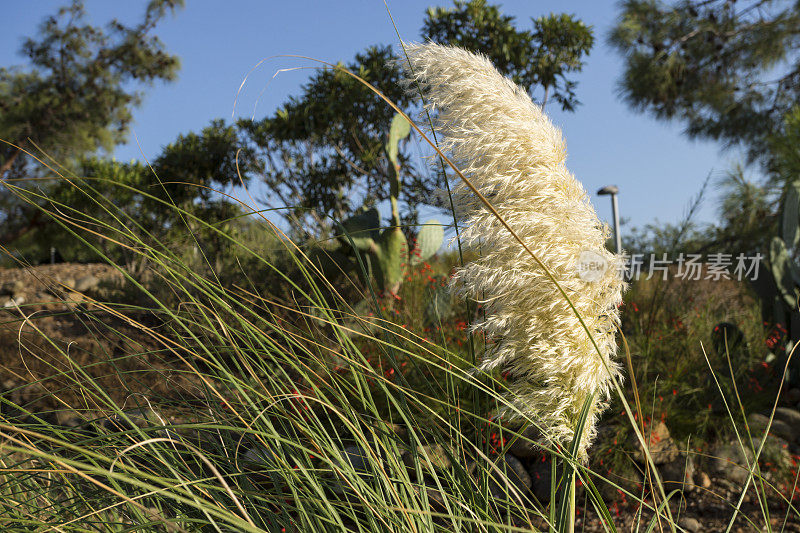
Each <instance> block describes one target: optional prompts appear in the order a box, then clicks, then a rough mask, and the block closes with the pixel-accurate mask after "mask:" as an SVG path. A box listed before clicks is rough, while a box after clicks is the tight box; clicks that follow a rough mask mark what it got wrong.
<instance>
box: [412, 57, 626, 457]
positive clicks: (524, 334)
mask: <svg viewBox="0 0 800 533" xmlns="http://www.w3.org/2000/svg"><path fill="white" fill-rule="evenodd" d="M404 47H405V52H406V53H407V58H408V61H406V60H405V59H403V60H401V62H400V64H401V65H402V66H403V68H404V71H405V74H406V83H407V84H408V89H409V91H413V92H415V93H416V92H417V91H418V88H421V89H422V94H423V95H424V98H425V100H426V107H427V108H428V110H429V111H431V114H432V116H433V120H434V122H433V124H434V129H435V130H436V132H437V134H438V135H439V141H440V145H439V147H440V149H441V150H442V151H443V152H444V153H445V154H447V155H448V157H449V158H450V159H451V161H453V162H454V163H455V165H456V167H457V168H459V170H460V171H461V172H462V173H463V174H464V176H465V177H466V178H467V179H469V180H470V181H471V182H472V184H473V185H474V186H475V187H476V189H477V190H478V191H480V193H481V194H483V196H485V197H486V198H487V199H488V200H489V201H490V202H491V204H492V205H493V206H494V208H495V209H496V210H497V212H498V213H499V215H500V216H502V218H503V219H504V220H505V221H506V222H507V223H508V224H509V226H510V227H511V228H512V229H513V230H514V231H515V232H516V233H517V235H518V236H519V237H520V238H521V239H522V240H523V241H524V242H525V244H526V245H527V246H528V248H529V249H530V250H531V251H532V252H533V254H534V255H535V256H536V257H537V258H538V259H539V261H541V262H542V264H544V265H545V266H546V268H547V269H548V270H549V271H550V274H551V275H552V276H553V278H554V279H555V280H556V281H557V282H558V284H559V285H560V286H561V288H562V289H563V290H564V291H565V293H566V294H567V296H569V298H570V300H571V301H572V304H573V305H574V307H575V310H577V312H578V313H579V314H580V316H581V317H582V318H583V321H584V323H585V325H586V327H587V329H588V331H590V332H591V333H592V336H593V338H594V341H595V342H596V344H597V347H598V348H599V350H598V349H596V348H595V346H594V345H593V343H592V342H591V339H590V338H589V335H588V334H587V332H586V329H584V327H583V326H582V325H581V323H580V321H579V319H578V317H577V316H576V314H575V311H573V309H571V308H570V306H569V305H568V303H567V301H566V300H565V298H564V296H563V295H562V293H561V292H560V291H559V289H558V287H557V286H556V284H555V283H554V282H553V280H552V279H551V278H550V277H549V276H548V275H547V273H546V272H545V270H544V269H543V268H542V267H541V266H540V265H538V264H537V263H536V261H534V260H533V258H532V257H531V255H530V254H529V253H528V252H527V251H526V250H525V249H524V248H523V247H522V246H521V245H520V243H519V242H518V241H517V240H516V239H515V238H514V237H513V236H512V235H511V233H510V232H509V231H508V230H507V229H506V228H505V227H503V225H502V224H501V223H500V222H499V221H498V219H497V218H496V217H495V216H494V215H493V214H492V213H491V212H490V211H489V210H488V209H487V208H486V206H485V205H484V204H483V203H482V202H481V201H480V199H479V198H478V197H477V196H476V195H475V194H474V193H473V192H472V191H471V190H470V188H469V187H468V186H467V185H466V184H465V183H464V182H463V181H459V182H458V183H457V184H455V185H454V187H453V189H452V196H453V202H454V205H455V211H456V213H457V216H458V218H459V222H460V224H462V225H463V232H462V233H461V238H462V242H463V243H464V244H465V245H466V246H470V245H472V246H477V245H480V252H481V256H480V258H479V259H477V260H475V261H473V262H472V263H470V264H466V265H464V266H463V267H462V268H460V269H458V270H457V271H456V274H455V276H454V278H453V283H452V285H451V288H452V289H454V290H455V291H456V292H458V293H459V294H461V295H462V296H466V297H469V298H473V299H475V300H478V301H481V302H485V306H486V318H485V320H483V321H482V322H481V323H480V324H478V325H477V327H480V328H482V329H483V330H484V331H485V332H486V334H487V336H488V337H489V338H490V339H492V340H493V341H494V343H495V344H493V345H490V347H489V348H488V349H487V351H486V353H485V355H484V356H483V358H482V361H481V364H480V366H479V368H480V369H481V370H491V369H494V368H502V369H503V370H504V371H506V372H508V374H509V388H510V390H511V394H510V395H509V397H508V398H507V399H508V401H509V403H510V404H511V405H512V408H506V409H504V410H503V411H502V413H500V414H502V415H504V416H508V417H510V418H516V417H518V416H519V415H522V416H524V417H526V418H529V419H531V420H533V422H534V423H536V425H537V426H539V427H540V428H542V429H543V430H544V431H545V435H544V437H543V439H542V440H548V441H551V442H557V443H561V444H569V443H570V442H571V440H572V438H573V434H574V428H575V427H576V425H577V422H578V419H579V417H580V413H581V409H582V407H583V405H584V402H585V400H586V399H587V397H588V396H589V395H590V394H594V402H593V405H592V409H591V411H590V415H589V419H588V422H587V424H586V425H585V429H584V433H583V435H582V436H581V442H580V446H579V456H580V457H581V458H585V456H586V453H585V452H586V448H587V447H588V445H589V444H590V442H591V440H592V438H593V437H594V434H595V424H596V422H597V418H598V416H599V414H600V413H601V412H602V410H603V409H604V408H605V407H606V405H607V402H608V398H609V394H610V388H611V374H614V375H618V374H619V372H620V370H619V367H618V365H617V363H616V362H615V361H614V357H615V355H616V350H617V346H616V340H615V334H616V326H617V324H618V323H619V313H618V310H617V307H618V305H619V303H620V302H621V301H622V292H623V290H624V288H625V284H624V282H623V281H622V279H621V277H620V275H619V271H620V264H621V259H620V257H619V256H617V255H616V254H613V253H611V252H609V251H608V250H607V249H606V248H605V242H606V239H607V238H608V234H609V230H608V227H607V226H606V225H604V224H601V222H600V220H599V219H598V218H597V214H596V213H595V211H594V209H593V207H592V205H591V203H590V201H589V198H588V196H587V194H586V191H585V190H584V189H583V187H582V186H581V184H580V183H579V182H578V181H577V180H576V179H575V178H574V176H573V175H572V174H570V172H569V171H568V170H567V168H566V166H565V158H566V146H565V143H564V140H563V138H562V135H561V132H560V130H559V129H558V128H556V127H555V126H553V124H552V123H551V122H550V120H549V119H548V118H547V117H546V116H545V115H544V113H543V111H542V109H541V107H540V106H538V105H536V104H534V103H533V102H532V101H531V99H530V97H529V96H528V94H527V93H526V91H525V90H524V89H522V88H520V87H518V86H516V85H515V84H514V83H512V82H511V81H510V80H508V79H506V78H504V77H503V76H502V75H501V74H500V73H499V72H498V71H497V70H496V69H495V68H494V67H493V66H492V64H491V63H490V62H489V60H488V59H487V58H486V57H484V56H481V55H476V54H473V53H470V52H467V51H466V50H463V49H460V48H456V47H450V46H442V45H437V44H422V45H421V44H411V45H408V44H406V45H404ZM401 57H402V54H401ZM582 252H583V253H584V254H585V253H587V252H588V253H589V254H590V255H589V257H595V258H597V256H599V257H600V258H602V259H600V260H599V261H600V262H601V263H602V261H605V264H606V265H607V268H606V270H605V272H604V273H603V274H602V275H601V277H600V278H599V279H596V280H594V281H586V280H585V279H583V278H586V277H587V276H579V275H578V269H577V266H576V263H577V261H578V257H579V255H581V253H582ZM592 254H596V255H592ZM584 257H586V256H585V255H584Z"/></svg>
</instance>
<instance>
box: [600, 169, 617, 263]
mask: <svg viewBox="0 0 800 533" xmlns="http://www.w3.org/2000/svg"><path fill="white" fill-rule="evenodd" d="M617 193H619V187H617V186H616V185H606V186H605V187H603V188H602V189H600V190H599V191H597V194H598V195H599V196H609V195H610V196H611V211H612V213H613V215H614V245H615V246H616V248H617V249H616V252H617V253H620V252H621V251H622V238H621V237H620V235H619V206H618V205H617Z"/></svg>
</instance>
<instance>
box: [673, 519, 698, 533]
mask: <svg viewBox="0 0 800 533" xmlns="http://www.w3.org/2000/svg"><path fill="white" fill-rule="evenodd" d="M678 527H680V528H682V529H685V530H686V531H689V532H690V533H697V532H698V531H701V530H702V529H703V525H702V524H701V523H700V522H698V521H697V519H695V518H691V517H689V516H684V517H683V518H681V519H680V520H679V521H678Z"/></svg>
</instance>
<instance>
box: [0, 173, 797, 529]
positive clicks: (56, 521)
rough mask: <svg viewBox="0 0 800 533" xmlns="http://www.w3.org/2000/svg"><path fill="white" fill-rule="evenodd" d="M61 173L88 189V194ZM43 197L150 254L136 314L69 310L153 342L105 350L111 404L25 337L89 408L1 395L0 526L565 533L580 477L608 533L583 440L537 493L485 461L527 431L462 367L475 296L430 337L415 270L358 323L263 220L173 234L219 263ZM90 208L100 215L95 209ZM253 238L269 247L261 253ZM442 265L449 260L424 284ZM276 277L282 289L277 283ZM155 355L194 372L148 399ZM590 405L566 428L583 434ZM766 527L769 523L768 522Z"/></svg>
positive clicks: (651, 517) (639, 500)
mask: <svg viewBox="0 0 800 533" xmlns="http://www.w3.org/2000/svg"><path fill="white" fill-rule="evenodd" d="M71 183H72V184H73V185H74V187H75V188H76V189H77V191H76V192H81V191H82V192H85V193H86V194H89V195H90V194H91V183H89V182H85V181H83V180H81V179H80V178H78V177H71ZM20 194H23V193H22V192H20ZM46 205H47V207H45V208H44V209H45V210H46V211H48V213H47V214H49V215H50V216H51V217H52V218H53V219H55V220H56V221H59V222H60V223H61V224H62V225H63V227H64V228H65V229H67V230H69V231H70V232H72V234H73V236H74V237H75V238H76V240H78V241H81V242H83V244H84V245H85V246H86V247H87V248H88V249H90V250H92V251H93V253H95V254H97V255H98V256H99V257H105V258H106V259H107V260H108V261H109V263H110V264H114V262H113V261H110V259H109V258H108V256H104V255H103V253H102V250H101V247H99V246H98V242H97V239H105V240H106V241H107V242H109V243H110V242H113V243H114V245H117V246H123V247H126V249H128V250H129V251H130V252H131V253H134V254H137V255H138V257H140V258H141V262H140V264H142V265H145V270H146V271H147V272H148V274H147V276H132V275H131V274H130V272H129V271H127V270H126V269H124V268H122V267H121V266H120V265H116V266H118V267H119V270H120V272H121V273H122V274H123V275H124V276H125V277H126V279H127V280H128V283H129V287H132V288H135V290H136V291H138V294H139V295H140V296H139V297H137V302H136V305H130V304H124V303H122V304H121V303H119V302H104V301H98V300H92V299H88V300H87V302H88V305H91V306H93V308H94V310H93V311H91V312H90V310H89V309H88V308H87V307H84V308H81V307H77V308H75V309H73V311H72V313H73V314H74V315H75V316H76V317H80V318H82V319H86V320H87V322H91V331H93V334H97V335H100V334H102V335H107V336H112V337H113V336H115V335H119V331H120V330H119V328H117V327H116V326H115V325H114V324H113V322H111V321H109V320H99V319H98V320H89V318H87V317H92V316H93V317H95V318H108V317H114V318H115V319H117V320H119V321H122V322H124V323H125V324H126V325H127V326H129V327H131V328H134V329H135V330H136V332H137V335H139V336H141V338H142V339H146V341H147V343H146V344H147V348H146V349H145V348H139V349H137V348H135V347H133V346H131V347H130V348H129V349H127V350H123V351H121V352H113V351H111V352H108V353H105V354H99V355H101V356H102V361H101V362H102V363H103V364H105V365H109V366H108V368H110V369H112V370H111V372H112V374H113V375H114V377H115V378H116V379H117V380H118V382H119V388H120V389H122V391H124V392H120V391H119V390H110V387H109V386H108V385H107V384H105V383H102V382H101V380H100V379H98V378H97V376H95V375H94V374H93V373H92V372H91V371H90V369H89V368H87V367H88V366H90V365H91V364H92V363H89V364H86V363H84V362H81V361H77V360H76V359H75V357H74V353H73V352H72V351H71V348H70V346H69V345H62V344H60V343H58V342H50V341H51V340H52V339H48V337H47V335H42V336H41V340H42V341H44V342H43V343H41V344H39V345H38V347H37V346H33V345H28V349H30V352H28V355H29V356H30V357H34V356H38V357H41V358H42V359H47V360H50V361H54V364H53V372H52V376H50V377H47V376H43V377H42V378H41V380H40V381H39V383H38V386H39V387H41V388H42V389H43V390H44V391H46V394H48V395H49V396H50V398H51V399H52V400H53V401H56V402H57V401H58V398H60V397H61V396H62V393H63V390H64V388H67V387H70V388H72V389H74V390H75V391H77V392H78V393H79V397H80V398H81V405H70V406H69V407H70V408H72V409H77V410H78V411H79V412H80V413H81V414H82V415H83V419H84V420H83V421H82V422H81V424H80V425H79V426H78V427H73V428H67V427H64V426H61V425H60V424H58V423H56V422H55V421H52V420H50V419H46V418H45V417H43V416H41V413H37V412H35V411H33V410H31V409H27V410H26V405H21V404H20V403H17V402H12V401H10V400H9V398H8V397H6V396H5V395H3V396H0V401H2V404H3V409H2V410H1V411H0V416H2V418H0V439H2V441H0V523H2V524H3V526H4V528H5V529H6V530H8V531H14V530H19V531H22V530H30V529H42V530H46V529H48V528H49V529H56V530H64V531H70V530H74V531H86V530H96V531H106V530H108V531H112V530H117V531H119V530H124V531H137V530H138V531H151V530H154V529H168V530H175V531H197V530H209V531H211V530H214V531H279V530H285V531H348V530H353V531H387V530H388V531H453V530H457V531H494V530H503V531H529V530H532V529H535V528H537V529H549V530H552V531H567V530H569V529H570V528H571V527H572V524H573V523H574V522H573V518H574V512H572V511H571V510H570V508H569V506H568V503H569V501H570V496H569V495H570V493H571V490H570V485H571V483H570V479H569V478H570V476H574V477H575V478H577V479H578V480H579V481H580V483H581V485H582V486H583V487H585V488H584V489H583V490H584V491H585V494H586V496H587V501H588V504H587V505H588V507H589V508H590V509H591V510H592V512H594V513H595V514H596V515H597V516H598V517H599V519H600V520H601V522H602V524H603V526H604V527H605V529H606V530H608V531H615V530H616V526H615V519H614V517H613V516H612V514H611V512H609V509H608V507H607V506H606V504H605V502H604V501H603V498H602V496H601V495H600V492H599V491H598V490H597V488H596V483H599V482H602V481H604V480H605V478H606V476H605V475H603V473H602V472H597V471H593V470H592V469H590V468H589V467H587V466H586V465H584V464H582V463H580V462H579V461H577V460H576V459H577V457H578V448H579V445H580V439H573V440H572V442H570V443H568V446H567V447H566V448H564V447H562V448H558V447H555V446H548V445H547V444H546V443H541V444H542V449H543V452H544V453H546V454H548V455H549V456H550V457H552V465H553V470H552V472H553V474H554V475H553V476H552V483H551V500H550V502H549V503H548V502H542V501H538V500H536V498H535V497H534V496H533V495H532V494H531V493H529V492H527V491H524V490H520V489H519V488H518V487H516V486H515V485H514V484H513V483H509V482H508V478H509V472H508V470H507V467H506V465H505V463H503V462H501V461H498V459H497V457H498V456H499V455H501V454H502V452H503V450H504V447H503V441H506V442H507V443H509V444H510V442H511V441H514V440H518V439H526V440H530V437H529V436H527V435H524V434H523V431H522V430H520V429H519V428H510V427H507V426H506V425H504V424H503V422H502V420H501V419H499V418H497V417H494V416H492V414H493V413H492V412H493V411H496V408H500V409H506V410H508V411H509V412H511V413H512V414H516V415H519V416H520V417H521V418H523V419H526V420H528V421H530V422H533V420H530V417H529V416H527V414H526V413H525V412H522V411H521V410H520V408H519V406H518V405H517V404H516V402H515V399H514V396H513V394H512V391H511V390H509V386H508V382H507V381H505V380H504V379H503V378H502V376H499V375H489V374H487V375H482V376H476V375H475V373H473V372H470V369H471V366H472V358H471V354H470V352H469V350H468V349H467V348H466V345H467V344H468V335H469V332H468V331H467V328H466V324H467V323H468V322H469V321H470V320H471V319H472V314H471V313H468V312H467V309H469V307H468V306H464V307H463V308H462V309H460V310H458V311H457V314H456V316H455V318H454V320H455V323H448V324H444V323H442V324H440V325H439V330H435V327H434V330H433V331H425V328H426V327H430V326H427V325H424V324H421V323H420V322H419V317H420V310H419V308H418V306H419V305H420V304H422V303H424V302H426V301H427V298H428V297H427V296H423V295H420V292H419V291H422V292H423V293H424V290H426V289H428V288H430V287H425V285H426V283H425V282H427V278H424V279H425V281H424V282H419V281H418V282H415V281H414V279H413V278H412V279H411V280H408V281H407V283H406V284H405V287H404V289H403V290H404V291H406V292H401V294H400V296H401V298H402V300H401V301H400V302H396V303H395V304H393V306H386V305H382V304H384V302H381V301H380V300H379V299H375V298H370V299H371V300H372V302H373V307H372V308H371V310H370V311H368V312H367V313H364V312H361V310H356V309H354V308H353V306H352V305H351V302H352V301H354V300H353V299H352V298H350V297H349V295H350V294H359V293H360V295H361V296H362V297H371V295H370V293H369V290H368V287H364V286H360V285H358V283H357V282H356V283H355V284H354V285H348V286H337V285H334V284H333V283H331V281H330V280H329V279H327V278H325V276H323V275H322V273H321V272H320V271H319V270H318V269H317V268H316V267H315V266H314V263H313V262H312V261H309V260H308V257H307V254H306V248H304V247H303V246H302V243H294V242H292V241H291V240H289V239H287V238H286V237H285V236H284V235H283V234H282V233H281V232H280V231H279V230H278V229H277V228H275V227H274V226H273V225H272V224H271V223H270V222H269V221H268V220H265V219H260V222H259V224H258V231H262V232H264V234H265V236H264V239H263V241H262V240H261V239H249V238H244V237H242V236H241V235H237V234H235V232H231V231H225V230H223V228H221V227H219V226H217V225H214V224H209V223H208V222H207V221H204V220H201V219H199V218H197V217H192V216H191V215H189V214H185V217H186V220H187V226H186V231H187V232H188V233H187V235H188V236H189V238H187V239H186V241H184V242H190V243H193V242H199V244H200V245H201V247H202V245H203V239H204V238H206V237H205V236H204V235H211V236H213V242H216V243H219V242H223V243H225V247H224V250H225V255H224V256H223V257H222V258H220V261H223V266H224V267H225V268H220V267H219V263H218V261H217V258H216V257H214V256H209V254H202V255H201V256H200V257H201V258H200V259H198V257H196V256H195V255H192V254H191V252H187V250H186V248H185V247H181V246H180V244H179V243H176V242H161V241H155V240H153V239H151V238H149V236H148V235H147V234H143V233H142V228H141V227H139V226H137V225H136V223H135V221H132V220H126V219H124V218H122V217H124V214H123V213H118V212H113V214H114V215H116V216H119V217H120V219H119V220H118V221H116V222H115V223H113V224H112V223H110V222H108V221H107V220H108V219H105V220H106V221H104V220H100V219H97V218H94V217H93V216H92V214H91V213H76V212H74V210H73V209H72V208H71V207H70V206H68V205H58V204H46ZM163 207H164V209H174V208H175V207H174V206H171V205H169V204H166V203H164V205H163ZM100 208H102V209H112V207H110V206H109V205H108V204H106V203H104V202H102V201H101V200H98V209H100ZM253 213H255V210H253ZM192 228H194V229H192ZM197 228H201V229H202V232H203V234H201V232H200V231H198V230H197ZM258 242H269V243H272V244H270V247H271V249H272V250H273V251H272V253H271V254H265V253H263V250H261V249H258V247H257V246H256V245H255V244H254V243H258ZM202 249H204V250H208V248H202ZM231 258H235V259H236V261H235V262H234V261H232V260H231ZM226 261H227V263H226ZM238 265H241V266H238ZM448 266H449V265H448ZM446 274H449V268H444V269H443V270H442V271H440V272H437V275H446ZM431 277H432V278H433V275H431ZM145 279H149V281H147V282H143V281H144V280H145ZM262 280H267V281H266V282H265V281H262ZM267 283H268V284H267ZM415 283H419V284H418V285H415ZM280 284H282V285H283V286H285V287H286V289H285V290H282V291H273V290H272V288H273V287H275V286H278V285H280ZM129 290H133V289H129ZM351 291H352V292H351ZM563 305H564V306H565V307H566V306H567V303H566V302H564V304H563ZM406 306H407V307H406ZM384 307H385V308H386V309H384ZM31 309H33V308H31V307H26V306H21V307H20V308H19V309H18V310H17V311H16V312H17V313H18V315H19V320H20V325H25V327H33V328H34V329H35V325H36V323H37V315H35V314H34V313H32V312H31ZM387 309H392V310H393V311H396V313H395V312H392V313H389V312H388V311H387ZM370 312H371V313H372V316H370V314H369V313H370ZM462 320H463V322H464V327H463V328H462V327H460V326H459V322H460V321H462ZM414 321H416V322H414ZM420 327H421V328H422V330H421V331H420V329H419V328H420ZM426 337H427V338H426ZM459 340H460V341H462V345H461V346H460V345H459V343H458V342H457V341H459ZM143 345H144V344H143ZM473 346H476V344H474V343H473ZM477 348H478V349H479V350H480V349H481V348H482V346H481V344H480V342H478V343H477ZM153 352H156V353H158V354H159V356H160V358H161V359H162V360H163V361H166V362H169V364H170V369H169V372H172V373H174V374H178V375H181V376H182V377H184V378H185V380H184V381H183V386H182V387H172V388H171V389H169V390H157V389H156V388H155V387H150V388H148V387H146V386H144V387H143V386H142V384H141V383H140V382H137V377H136V375H135V374H134V373H133V372H131V371H130V369H129V368H128V367H126V366H125V365H123V364H121V363H122V362H123V361H130V360H131V359H134V360H135V359H136V358H138V357H141V358H142V359H144V356H145V355H146V354H151V353H153ZM152 371H158V372H164V373H165V375H166V372H165V371H164V369H163V368H159V369H152ZM615 390H616V391H617V392H618V393H621V394H620V397H619V402H620V404H621V407H622V409H623V410H624V413H625V415H624V416H625V417H626V418H627V419H628V420H629V422H630V423H631V431H632V432H633V433H634V434H636V435H637V437H638V438H639V439H642V434H641V431H640V429H639V427H638V424H637V423H636V418H634V415H636V417H640V416H641V415H642V411H641V409H639V410H638V411H637V412H634V410H632V409H631V408H630V407H629V405H628V400H627V398H626V396H625V394H624V392H623V391H622V389H621V388H620V387H616V388H615ZM476 397H477V398H479V401H474V399H475V398H476ZM120 399H122V400H120ZM642 403H644V402H642ZM588 405H589V403H588V402H584V404H583V405H582V412H581V415H582V416H580V417H579V419H578V421H577V423H576V426H575V427H573V428H572V432H573V433H574V434H575V435H583V433H584V428H585V424H586V423H587V419H588V411H589V409H588V407H587V406H588ZM131 408H137V409H139V411H136V412H132V411H131V410H130V409H131ZM143 413H144V414H143ZM493 435H498V436H499V439H497V440H495V439H494V438H493ZM498 441H499V442H498ZM559 464H561V465H569V466H570V468H562V467H560V466H559ZM568 472H571V474H570V473H568ZM750 479H751V480H756V481H758V484H757V486H758V487H759V490H760V491H761V493H762V494H766V493H767V491H769V490H771V488H770V487H769V485H768V484H765V483H762V480H763V477H762V476H761V475H760V473H759V472H758V470H757V469H756V468H754V469H753V470H752V472H751V474H750ZM612 482H613V481H612ZM647 483H650V486H649V487H648V490H649V491H650V493H651V494H657V495H658V494H660V497H658V498H657V499H653V498H652V497H650V496H646V495H645V494H644V493H632V492H630V491H628V492H627V494H628V497H629V498H630V500H631V501H632V502H634V505H638V506H639V508H640V510H641V513H642V522H641V524H642V529H648V528H650V529H652V528H655V527H657V525H658V524H659V523H660V524H661V527H662V528H665V529H666V528H668V529H673V530H674V529H675V527H676V518H675V517H674V516H673V515H672V514H671V509H670V507H669V505H668V504H665V502H667V501H668V500H669V499H670V498H671V499H672V500H675V499H676V498H675V497H674V495H667V494H665V493H664V491H663V487H661V484H660V481H659V478H658V476H657V475H654V476H653V477H652V478H648V481H647ZM620 488H623V487H620ZM579 501H580V500H579ZM585 510H586V509H584V510H583V511H585ZM791 512H792V513H794V514H793V515H792V516H797V513H796V510H795V509H794V508H791ZM583 514H585V512H584V513H583ZM764 519H765V520H764V521H765V523H766V524H770V522H769V520H768V515H767V513H764ZM769 527H771V526H769Z"/></svg>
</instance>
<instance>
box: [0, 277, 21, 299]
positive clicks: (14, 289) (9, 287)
mask: <svg viewBox="0 0 800 533" xmlns="http://www.w3.org/2000/svg"><path fill="white" fill-rule="evenodd" d="M24 291H25V282H24V281H22V280H21V279H18V280H15V281H7V282H5V283H3V285H2V286H0V295H8V296H14V295H18V294H20V293H22V292H24Z"/></svg>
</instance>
